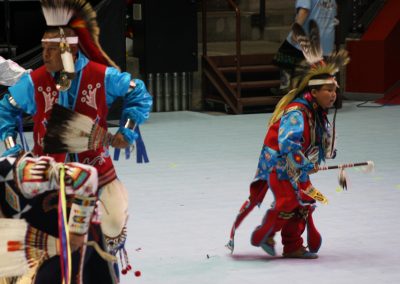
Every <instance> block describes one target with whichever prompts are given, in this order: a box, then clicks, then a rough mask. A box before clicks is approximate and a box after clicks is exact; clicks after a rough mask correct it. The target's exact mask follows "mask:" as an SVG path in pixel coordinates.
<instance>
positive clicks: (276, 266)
mask: <svg viewBox="0 0 400 284" xmlns="http://www.w3.org/2000/svg"><path fill="white" fill-rule="evenodd" d="M356 104H357V103H356V102H349V101H345V102H344V106H343V108H342V109H340V110H339V111H338V116H337V133H338V149H339V152H338V157H337V159H336V160H331V161H329V163H328V164H329V165H332V164H337V163H346V162H359V161H366V160H373V161H374V162H375V172H374V173H370V174H365V173H363V172H362V171H361V170H360V169H348V170H347V174H348V177H349V181H350V186H349V190H348V191H342V190H340V189H339V188H338V182H337V175H338V171H325V172H319V173H317V174H315V175H313V176H312V180H313V183H314V185H315V186H316V187H317V188H318V189H319V190H320V191H322V192H323V193H324V194H325V195H326V196H327V197H328V199H329V204H328V205H319V206H318V208H317V210H316V212H315V214H314V220H315V223H316V225H317V228H318V229H319V231H320V233H321V235H322V237H323V242H322V247H321V249H320V252H319V258H318V259H316V260H300V259H283V258H282V257H281V256H277V257H271V256H268V255H267V254H266V253H265V252H264V251H262V250H261V249H260V248H256V247H253V246H251V244H250V236H251V233H252V230H253V229H254V228H255V227H256V226H257V225H258V224H259V223H260V222H261V219H262V217H263V216H264V213H265V211H266V210H267V209H268V208H269V206H270V204H271V202H272V195H271V194H267V196H266V198H265V200H264V202H263V204H262V206H261V208H260V209H258V208H255V209H254V211H253V212H252V213H251V214H250V215H249V217H248V218H247V219H246V220H245V221H244V222H243V224H242V226H241V227H240V228H239V229H238V231H237V233H236V238H235V241H236V242H235V245H236V246H235V252H234V254H233V255H231V254H230V252H229V251H228V250H227V249H226V248H225V244H226V243H227V241H228V239H229V232H230V228H231V225H232V223H233V221H234V219H235V217H236V215H237V213H238V210H239V207H240V206H241V204H242V203H243V202H244V201H245V200H246V199H247V197H248V186H249V183H250V182H251V180H252V178H253V176H254V174H255V170H256V167H257V163H258V156H259V153H260V150H261V146H262V143H263V139H264V135H265V132H266V124H267V121H268V119H269V117H270V115H271V114H249V115H238V116H233V115H211V114H204V113H195V112H170V113H153V114H152V116H151V118H150V120H149V121H148V123H146V124H145V125H143V126H142V128H141V130H142V135H143V137H144V140H145V143H146V146H147V151H148V154H149V158H150V163H149V164H136V163H135V160H125V159H124V157H122V159H121V161H119V162H116V163H115V165H116V168H117V172H118V175H119V177H120V179H121V180H122V181H123V182H124V183H125V184H126V186H127V187H128V189H129V197H130V219H129V224H128V232H129V235H128V240H127V249H128V253H129V256H130V260H131V265H132V266H133V269H134V270H139V271H141V274H142V275H141V276H140V277H135V276H134V274H133V273H130V274H128V275H126V276H121V283H122V284H128V283H129V284H131V283H141V284H166V283H172V284H208V283H210V284H244V283H266V284H275V283H277V284H282V283H290V284H296V283H319V284H322V283H323V284H324V283H332V284H344V283H348V284H356V283H362V284H376V283H393V284H394V283H400V269H399V264H400V221H399V218H400V170H399V160H400V150H399V149H400V106H385V107H380V108H365V107H364V108H358V107H357V106H356ZM330 117H331V118H332V116H330ZM111 131H113V132H114V131H115V129H111ZM27 136H28V137H29V140H30V141H32V138H31V134H30V133H28V135H27ZM276 241H277V252H278V253H279V255H280V254H281V251H282V246H281V244H280V236H279V235H277V236H276Z"/></svg>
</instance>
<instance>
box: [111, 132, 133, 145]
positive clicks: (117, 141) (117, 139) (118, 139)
mask: <svg viewBox="0 0 400 284" xmlns="http://www.w3.org/2000/svg"><path fill="white" fill-rule="evenodd" d="M111 146H112V147H114V148H120V149H124V148H127V147H129V143H128V142H127V141H126V140H125V138H124V135H123V134H122V133H120V132H117V133H116V134H115V135H114V137H113V139H112V141H111Z"/></svg>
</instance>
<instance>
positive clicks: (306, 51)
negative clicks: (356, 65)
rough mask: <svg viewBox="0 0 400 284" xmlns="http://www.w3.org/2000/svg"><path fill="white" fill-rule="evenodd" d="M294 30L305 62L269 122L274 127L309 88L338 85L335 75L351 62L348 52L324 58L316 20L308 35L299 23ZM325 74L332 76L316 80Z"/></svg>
mask: <svg viewBox="0 0 400 284" xmlns="http://www.w3.org/2000/svg"><path fill="white" fill-rule="evenodd" d="M292 30H293V36H294V37H295V38H296V40H297V42H298V43H299V45H300V47H301V50H302V52H303V55H304V58H305V60H304V61H303V62H302V63H301V64H300V65H299V66H298V67H297V68H296V70H295V75H294V76H293V77H294V79H293V86H294V89H293V90H291V91H290V92H289V93H288V94H287V95H285V96H284V97H283V98H282V99H281V100H280V101H279V103H278V104H277V106H276V108H275V111H274V113H273V114H272V117H271V119H270V121H269V125H272V124H273V123H275V122H276V121H278V120H279V119H280V118H281V116H282V114H283V111H284V108H285V107H286V106H287V105H288V104H289V103H290V102H291V101H293V99H295V98H296V96H297V95H298V94H299V93H301V92H302V91H303V90H304V89H305V88H306V87H307V86H317V85H324V84H336V85H337V82H336V78H335V74H336V73H337V72H338V71H339V69H340V68H341V67H342V66H344V65H346V64H347V63H348V62H349V57H348V53H347V51H346V50H339V51H338V52H334V53H332V54H331V55H330V56H329V57H327V58H325V59H324V58H323V57H322V48H321V43H320V37H319V28H318V25H317V23H316V22H315V21H314V20H311V21H310V25H309V33H308V35H307V34H306V33H305V31H304V30H303V27H302V26H301V25H299V24H298V23H295V24H293V26H292ZM324 74H326V75H330V76H327V78H324V79H316V78H315V77H317V78H318V76H319V75H324Z"/></svg>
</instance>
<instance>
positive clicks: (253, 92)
mask: <svg viewBox="0 0 400 284" xmlns="http://www.w3.org/2000/svg"><path fill="white" fill-rule="evenodd" d="M236 58H237V57H236V56H235V55H225V56H203V61H202V66H203V78H202V79H203V94H204V99H205V101H206V103H207V104H208V105H209V106H211V107H215V104H220V105H224V107H225V110H226V111H227V112H229V113H234V114H241V113H243V112H254V111H263V110H270V109H272V108H273V107H274V106H275V105H276V103H277V102H278V101H279V100H280V98H281V97H280V96H275V95H273V94H272V93H271V88H279V83H280V81H279V69H278V68H277V67H276V66H275V65H273V64H272V58H273V54H251V55H241V56H240V62H241V66H240V69H239V71H238V69H237V66H236ZM238 76H239V78H240V79H239V80H238Z"/></svg>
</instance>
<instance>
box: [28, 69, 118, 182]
mask: <svg viewBox="0 0 400 284" xmlns="http://www.w3.org/2000/svg"><path fill="white" fill-rule="evenodd" d="M105 69H106V66H104V65H101V64H98V63H95V62H91V61H89V63H88V64H87V65H86V66H85V67H84V68H83V69H82V76H81V80H80V84H79V87H78V94H77V98H76V102H75V106H74V110H75V111H77V112H79V113H82V114H85V115H86V116H89V117H90V118H92V119H93V123H94V124H95V123H97V124H99V125H100V126H101V127H103V128H105V129H107V122H106V121H105V118H106V117H107V113H108V108H107V104H106V96H105V91H104V76H105ZM31 76H32V80H33V83H34V86H35V101H36V104H37V111H36V114H35V116H34V122H35V123H34V130H33V133H34V148H33V152H34V153H35V154H36V155H40V156H41V155H43V143H42V140H43V137H44V135H45V133H46V122H47V120H48V119H49V118H50V115H51V110H52V105H53V104H55V103H56V102H57V100H58V96H59V92H58V90H57V88H56V84H55V81H54V78H53V77H52V76H51V74H50V73H48V72H47V71H46V68H45V67H44V66H42V67H40V68H38V69H36V70H35V71H33V72H32V73H31ZM51 156H52V157H54V159H55V160H56V161H57V162H64V161H65V159H66V154H53V155H51ZM77 157H78V161H79V162H81V163H84V164H89V165H92V166H94V167H95V168H96V169H97V171H98V173H99V186H100V187H101V186H103V185H104V184H107V183H109V182H111V181H112V180H114V179H115V178H116V173H115V170H114V166H113V164H112V161H111V158H110V157H109V154H108V149H107V148H99V149H98V150H95V151H86V152H82V153H79V154H77Z"/></svg>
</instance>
